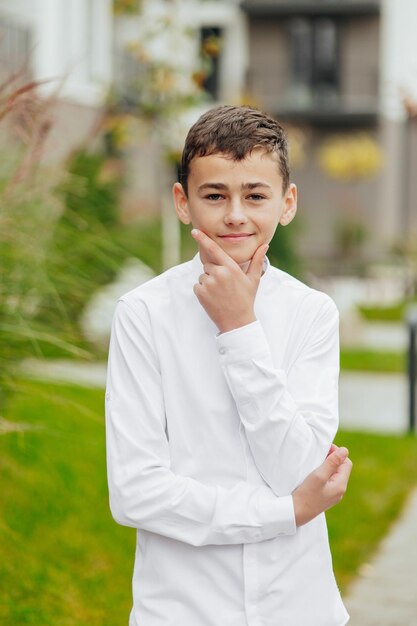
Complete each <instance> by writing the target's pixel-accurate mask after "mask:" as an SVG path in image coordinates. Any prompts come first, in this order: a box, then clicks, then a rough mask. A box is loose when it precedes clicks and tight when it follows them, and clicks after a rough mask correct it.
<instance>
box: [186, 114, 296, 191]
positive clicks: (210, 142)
mask: <svg viewBox="0 0 417 626" xmlns="http://www.w3.org/2000/svg"><path fill="white" fill-rule="evenodd" d="M258 146H262V147H264V148H265V149H266V150H267V151H268V152H272V153H275V154H276V155H277V157H278V166H279V171H280V174H281V176H282V187H283V192H285V191H286V189H287V188H288V185H289V183H290V168H289V164H288V140H287V136H286V134H285V131H284V129H283V127H282V126H281V124H279V123H278V122H277V121H276V120H275V119H274V118H272V117H270V116H269V115H267V114H266V113H263V112H262V111H259V110H258V109H253V108H251V107H248V106H240V107H238V106H231V105H225V106H219V107H216V108H214V109H210V110H209V111H207V112H206V113H204V114H203V115H202V116H201V117H200V118H199V119H198V120H197V122H196V123H195V124H193V126H191V128H190V130H189V131H188V135H187V138H186V140H185V145H184V150H183V152H182V158H181V169H180V182H181V184H182V186H183V188H184V191H185V193H188V176H189V173H190V164H191V161H192V160H193V159H194V158H196V157H202V156H208V155H211V154H216V153H218V152H221V153H223V154H228V155H230V156H231V158H232V159H233V160H235V161H241V160H243V159H244V158H245V157H246V156H247V155H248V154H249V153H250V152H251V151H252V150H253V149H254V148H255V147H258Z"/></svg>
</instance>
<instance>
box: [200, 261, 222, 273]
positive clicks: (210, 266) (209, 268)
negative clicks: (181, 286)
mask: <svg viewBox="0 0 417 626" xmlns="http://www.w3.org/2000/svg"><path fill="white" fill-rule="evenodd" d="M218 267H219V266H218V265H216V264H215V263H208V262H207V263H204V265H203V270H204V271H205V273H206V274H208V275H209V276H210V274H213V273H214V272H215V271H216V268H218Z"/></svg>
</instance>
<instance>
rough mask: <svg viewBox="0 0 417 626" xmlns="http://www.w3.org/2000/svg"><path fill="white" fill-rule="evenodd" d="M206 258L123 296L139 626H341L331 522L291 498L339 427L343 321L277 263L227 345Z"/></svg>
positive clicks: (124, 499)
mask: <svg viewBox="0 0 417 626" xmlns="http://www.w3.org/2000/svg"><path fill="white" fill-rule="evenodd" d="M201 273H203V268H202V264H201V261H200V257H199V256H198V255H197V256H195V257H194V259H193V260H192V261H189V262H187V263H183V264H181V265H179V266H176V267H174V268H172V269H170V270H168V271H167V272H165V273H163V274H161V275H160V276H158V277H157V278H154V279H152V280H150V281H149V282H147V283H146V284H144V285H141V286H140V287H138V288H136V289H134V290H133V291H131V292H129V293H128V294H126V295H125V296H123V297H122V298H121V299H120V301H119V302H118V304H117V308H116V313H115V316H114V321H113V328H112V335H111V342H110V353H109V367H108V381H107V392H106V424H107V427H106V432H107V462H108V480H109V490H110V505H111V510H112V513H113V516H114V518H115V519H116V521H118V522H119V523H120V524H124V525H126V526H132V527H134V528H137V529H138V533H137V550H136V560H135V567H134V574H133V596H134V605H133V609H132V612H131V616H130V622H129V623H130V626H342V625H343V624H346V622H347V620H348V614H347V612H346V610H345V608H344V606H343V603H342V601H341V598H340V594H339V591H338V588H337V585H336V582H335V579H334V575H333V570H332V562H331V555H330V550H329V543H328V536H327V528H326V522H325V517H324V515H319V516H318V517H316V518H315V519H314V520H313V521H311V522H310V523H308V524H306V525H304V526H302V527H300V528H296V525H295V519H294V508H293V501H292V496H291V495H290V494H291V493H292V491H293V490H294V489H295V488H296V487H297V485H299V484H300V482H302V480H303V479H304V478H305V476H306V475H307V474H309V473H310V472H311V471H312V470H313V469H314V468H316V467H317V466H318V465H319V464H320V463H321V462H322V461H323V459H324V458H325V457H326V454H327V452H328V450H329V446H330V444H331V442H332V440H333V438H334V435H335V433H336V429H337V425H338V376H339V339H338V311H337V309H336V307H335V305H334V303H333V301H332V300H331V299H330V298H329V297H328V296H327V295H326V294H324V293H322V292H319V291H316V290H314V289H311V288H309V287H307V286H306V285H305V284H303V283H301V282H300V281H298V280H296V279H295V278H293V277H291V276H290V275H288V274H286V273H285V272H283V271H280V270H278V269H276V268H274V267H272V266H270V265H269V263H268V264H267V267H266V271H265V273H264V275H263V276H262V278H261V281H260V284H259V288H258V292H257V295H256V300H255V314H256V317H257V321H256V322H253V323H252V324H248V325H247V326H243V327H241V328H237V329H235V330H232V331H230V332H226V333H223V334H219V332H218V329H217V327H216V326H215V324H214V323H213V322H212V321H211V319H210V318H209V317H208V315H207V313H206V312H205V310H204V309H203V308H202V306H201V305H200V303H199V302H198V300H197V298H196V296H195V294H194V292H193V286H194V284H195V283H196V282H197V280H198V277H199V275H200V274H201Z"/></svg>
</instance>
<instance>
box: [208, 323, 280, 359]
mask: <svg viewBox="0 0 417 626" xmlns="http://www.w3.org/2000/svg"><path fill="white" fill-rule="evenodd" d="M216 343H217V350H218V353H219V355H220V360H221V361H222V362H227V363H234V362H237V361H242V360H246V359H253V358H256V357H259V356H266V355H268V356H269V355H270V349H269V345H268V342H267V340H266V337H265V334H264V331H263V328H262V325H261V323H260V321H259V320H256V321H255V322H251V323H250V324H246V326H240V327H239V328H234V329H233V330H229V331H227V332H226V333H221V334H219V335H217V336H216Z"/></svg>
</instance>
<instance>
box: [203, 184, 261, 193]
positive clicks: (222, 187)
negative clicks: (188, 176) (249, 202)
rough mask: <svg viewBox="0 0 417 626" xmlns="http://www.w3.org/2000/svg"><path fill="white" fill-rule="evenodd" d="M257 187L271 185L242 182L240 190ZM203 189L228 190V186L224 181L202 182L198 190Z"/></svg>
mask: <svg viewBox="0 0 417 626" xmlns="http://www.w3.org/2000/svg"><path fill="white" fill-rule="evenodd" d="M258 187H262V188H264V189H271V186H270V185H268V184H267V183H262V182H256V183H244V184H243V185H241V189H242V190H247V189H248V190H251V189H256V188H258ZM205 189H218V190H222V191H225V190H228V186H227V185H225V184H224V183H203V184H202V185H200V186H199V188H198V191H204V190H205Z"/></svg>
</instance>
